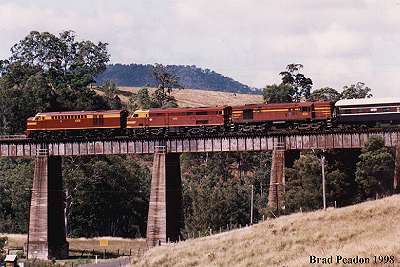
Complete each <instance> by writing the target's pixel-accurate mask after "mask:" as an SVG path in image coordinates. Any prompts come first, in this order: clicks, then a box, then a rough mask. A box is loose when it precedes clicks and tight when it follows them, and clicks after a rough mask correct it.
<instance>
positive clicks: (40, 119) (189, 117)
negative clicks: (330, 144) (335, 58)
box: [26, 99, 400, 138]
mask: <svg viewBox="0 0 400 267" xmlns="http://www.w3.org/2000/svg"><path fill="white" fill-rule="evenodd" d="M381 123H390V124H400V99H381V100H379V99H361V100H355V99H351V100H340V101H338V102H337V103H336V107H335V111H334V106H333V103H332V102H328V101H321V102H299V103H277V104H249V105H242V106H234V107H230V106H217V107H200V108H167V109H162V108H155V109H149V110H136V111H135V112H134V113H133V114H131V115H129V116H128V112H127V111H125V110H108V111H71V112H47V113H38V114H37V115H36V116H35V117H31V118H29V119H28V121H27V131H26V133H27V135H28V136H29V137H33V138H44V137H48V136H51V137H53V138H54V137H56V138H57V137H59V136H61V137H70V136H79V137H81V136H83V137H87V136H107V135H109V136H110V137H113V136H116V135H117V134H118V135H121V136H140V137H145V136H157V137H163V136H167V135H191V134H213V133H225V132H228V131H235V132H249V131H259V132H261V133H267V132H271V131H274V130H276V128H283V129H297V130H304V129H319V128H321V127H330V126H332V124H333V125H338V126H341V125H345V126H346V127H347V126H351V127H353V126H355V125H360V124H361V125H368V126H371V125H372V126H374V125H378V124H381Z"/></svg>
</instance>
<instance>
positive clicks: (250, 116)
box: [243, 109, 253, 120]
mask: <svg viewBox="0 0 400 267" xmlns="http://www.w3.org/2000/svg"><path fill="white" fill-rule="evenodd" d="M243 119H244V120H252V119H253V110H252V109H245V110H243Z"/></svg>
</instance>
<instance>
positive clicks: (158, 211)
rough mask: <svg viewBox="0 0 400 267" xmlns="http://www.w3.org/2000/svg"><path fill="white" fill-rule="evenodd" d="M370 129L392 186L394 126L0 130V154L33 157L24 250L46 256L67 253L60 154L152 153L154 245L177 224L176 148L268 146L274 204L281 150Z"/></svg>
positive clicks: (354, 137)
mask: <svg viewBox="0 0 400 267" xmlns="http://www.w3.org/2000/svg"><path fill="white" fill-rule="evenodd" d="M373 135H377V136H382V137H383V138H384V140H385V144H386V146H388V147H393V148H395V149H396V171H395V177H394V181H393V182H394V186H395V187H397V184H398V181H399V177H400V129H370V130H366V131H363V132H344V131H343V132H340V131H326V132H309V133H289V132H287V133H280V134H275V135H274V134H269V135H260V134H251V133H250V134H247V135H246V136H243V135H230V136H214V137H212V136H210V137H190V138H189V137H180V138H178V137H175V138H172V137H171V138H165V139H129V138H125V139H116V138H114V139H112V138H111V139H110V138H104V139H101V138H99V139H96V140H66V141H57V142H56V141H51V142H48V141H43V142H37V141H34V140H31V139H28V138H25V137H24V136H0V157H32V158H34V160H35V170H34V177H33V186H32V187H33V188H32V196H31V206H30V214H29V233H28V242H27V250H28V256H29V257H35V258H39V259H49V258H53V257H54V258H65V257H66V256H67V255H68V243H67V241H66V233H65V225H64V195H63V180H62V175H61V173H62V171H61V158H62V157H63V156H90V155H91V156H94V155H124V154H125V155H129V154H154V160H153V170H152V180H151V193H150V203H149V212H148V224H147V243H148V245H149V246H155V245H157V244H158V243H165V242H167V241H168V240H170V241H176V240H178V239H179V235H180V230H181V229H182V227H183V212H182V186H181V174H180V160H179V158H180V157H179V156H180V153H187V152H188V153H196V152H229V151H232V152H233V151H236V152H240V151H272V166H271V177H270V188H269V190H270V192H269V200H268V205H270V206H271V207H275V206H276V205H280V203H279V202H280V201H281V199H282V192H283V187H284V183H285V179H284V167H285V153H286V152H288V151H290V150H311V149H354V148H361V147H362V146H363V145H364V144H365V143H366V141H367V140H368V138H369V137H370V136H373Z"/></svg>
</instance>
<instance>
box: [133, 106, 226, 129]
mask: <svg viewBox="0 0 400 267" xmlns="http://www.w3.org/2000/svg"><path fill="white" fill-rule="evenodd" d="M230 116H231V107H228V106H221V107H218V106H217V107H200V108H167V109H162V108H153V109H150V110H137V111H135V112H134V113H133V114H132V115H131V116H129V118H128V122H127V129H131V131H130V132H133V133H138V132H139V133H140V132H143V131H144V130H146V129H148V130H149V131H150V132H151V133H154V134H162V133H165V132H166V130H168V132H170V133H171V132H172V133H185V132H189V133H193V134H194V133H200V132H215V131H218V130H222V129H223V127H224V126H226V125H229V123H230ZM128 132H129V131H128Z"/></svg>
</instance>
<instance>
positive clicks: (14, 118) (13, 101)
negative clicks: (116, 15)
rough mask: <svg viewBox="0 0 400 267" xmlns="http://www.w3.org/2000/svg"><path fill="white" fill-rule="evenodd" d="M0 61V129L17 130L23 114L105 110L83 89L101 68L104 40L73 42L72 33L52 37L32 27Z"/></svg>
mask: <svg viewBox="0 0 400 267" xmlns="http://www.w3.org/2000/svg"><path fill="white" fill-rule="evenodd" d="M11 52H12V55H11V57H10V58H9V59H7V60H2V61H1V62H0V73H1V75H2V76H1V78H0V96H1V97H0V128H1V132H2V133H16V132H22V131H23V130H24V129H25V125H24V121H25V120H26V118H27V117H29V116H32V115H34V114H35V113H37V112H42V111H61V110H93V109H105V108H108V106H107V103H106V102H105V101H104V99H103V98H102V97H101V96H99V95H97V94H96V92H95V91H93V90H91V89H90V88H88V85H89V84H90V83H91V82H93V81H94V77H95V75H96V74H98V73H99V72H101V71H103V70H104V69H105V67H106V62H107V61H108V59H109V55H108V52H107V44H105V43H101V42H99V43H98V44H94V43H92V42H91V41H80V42H78V41H76V40H75V34H74V33H73V32H72V31H66V32H62V33H60V34H59V36H55V35H53V34H50V33H47V32H42V33H40V32H36V31H33V32H31V33H30V34H29V35H27V36H26V37H25V38H24V39H23V40H21V41H20V42H18V43H17V44H15V45H14V46H13V47H12V48H11Z"/></svg>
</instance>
